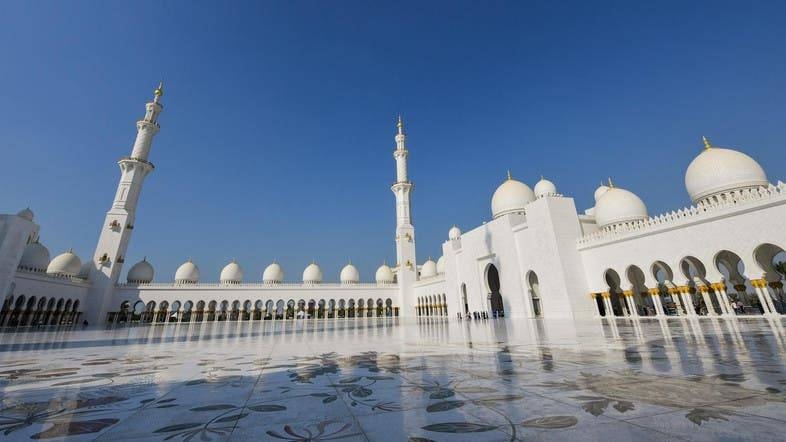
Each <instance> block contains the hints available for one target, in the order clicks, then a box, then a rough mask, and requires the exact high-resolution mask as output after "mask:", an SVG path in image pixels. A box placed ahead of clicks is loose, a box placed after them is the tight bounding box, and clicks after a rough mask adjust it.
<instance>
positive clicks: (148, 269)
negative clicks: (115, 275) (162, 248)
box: [126, 258, 155, 284]
mask: <svg viewBox="0 0 786 442" xmlns="http://www.w3.org/2000/svg"><path fill="white" fill-rule="evenodd" d="M153 276H155V271H153V266H152V265H151V264H150V263H149V262H147V258H143V259H142V260H141V261H139V262H138V263H136V264H134V265H133V266H131V269H130V270H129V271H128V275H126V281H128V282H129V283H131V284H149V283H151V282H153Z"/></svg>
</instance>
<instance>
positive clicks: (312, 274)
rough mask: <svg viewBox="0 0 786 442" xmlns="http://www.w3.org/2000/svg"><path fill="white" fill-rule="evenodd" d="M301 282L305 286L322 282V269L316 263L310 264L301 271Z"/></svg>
mask: <svg viewBox="0 0 786 442" xmlns="http://www.w3.org/2000/svg"><path fill="white" fill-rule="evenodd" d="M303 282H304V283H306V284H319V283H320V282H322V269H321V268H319V266H318V265H317V263H315V262H312V263H311V264H309V265H308V266H307V267H306V269H305V270H303Z"/></svg>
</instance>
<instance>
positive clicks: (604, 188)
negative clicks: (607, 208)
mask: <svg viewBox="0 0 786 442" xmlns="http://www.w3.org/2000/svg"><path fill="white" fill-rule="evenodd" d="M607 190H609V186H607V185H605V184H603V183H600V186H599V187H598V188H597V189H595V204H598V201H599V200H600V197H602V196H603V194H604V193H606V191H607Z"/></svg>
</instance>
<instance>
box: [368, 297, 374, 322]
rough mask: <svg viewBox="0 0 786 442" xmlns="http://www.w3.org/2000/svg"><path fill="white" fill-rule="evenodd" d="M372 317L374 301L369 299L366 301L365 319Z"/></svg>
mask: <svg viewBox="0 0 786 442" xmlns="http://www.w3.org/2000/svg"><path fill="white" fill-rule="evenodd" d="M372 316H374V300H373V299H371V298H368V299H366V317H368V318H370V317H372Z"/></svg>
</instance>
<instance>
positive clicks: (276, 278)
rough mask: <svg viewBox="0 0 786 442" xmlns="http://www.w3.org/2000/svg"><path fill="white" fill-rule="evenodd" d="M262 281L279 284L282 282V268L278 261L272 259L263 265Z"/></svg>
mask: <svg viewBox="0 0 786 442" xmlns="http://www.w3.org/2000/svg"><path fill="white" fill-rule="evenodd" d="M262 282H264V283H266V284H279V283H282V282H284V269H282V268H281V265H279V263H277V262H275V261H273V263H272V264H270V265H269V266H267V267H265V271H264V272H262Z"/></svg>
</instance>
